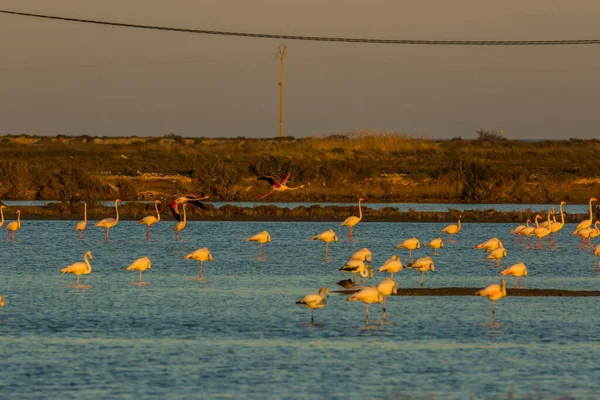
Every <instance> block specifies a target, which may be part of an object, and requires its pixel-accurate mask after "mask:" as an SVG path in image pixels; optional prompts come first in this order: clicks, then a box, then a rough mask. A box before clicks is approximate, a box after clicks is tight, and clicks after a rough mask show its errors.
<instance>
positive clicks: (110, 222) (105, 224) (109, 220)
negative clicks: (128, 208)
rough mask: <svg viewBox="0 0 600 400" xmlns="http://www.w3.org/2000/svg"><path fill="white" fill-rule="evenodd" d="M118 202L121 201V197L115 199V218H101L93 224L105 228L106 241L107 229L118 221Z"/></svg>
mask: <svg viewBox="0 0 600 400" xmlns="http://www.w3.org/2000/svg"><path fill="white" fill-rule="evenodd" d="M120 202H121V199H116V200H115V212H116V213H117V218H116V219H115V218H104V219H103V220H100V221H98V222H96V224H95V225H94V226H100V227H102V228H105V229H106V241H107V242H108V230H109V229H110V228H112V227H113V226H115V225H117V224H118V223H119V203H120Z"/></svg>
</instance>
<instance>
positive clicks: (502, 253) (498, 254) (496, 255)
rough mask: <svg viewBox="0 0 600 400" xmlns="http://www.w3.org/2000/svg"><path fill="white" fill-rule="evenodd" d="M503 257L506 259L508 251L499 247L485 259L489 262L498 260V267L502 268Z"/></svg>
mask: <svg viewBox="0 0 600 400" xmlns="http://www.w3.org/2000/svg"><path fill="white" fill-rule="evenodd" d="M502 257H506V249H505V248H504V247H498V248H497V249H496V250H492V252H491V253H490V254H489V255H488V256H487V257H486V258H485V259H486V260H488V261H493V260H496V261H497V262H498V264H497V267H498V268H500V260H501V259H502Z"/></svg>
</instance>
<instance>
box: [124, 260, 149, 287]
mask: <svg viewBox="0 0 600 400" xmlns="http://www.w3.org/2000/svg"><path fill="white" fill-rule="evenodd" d="M150 268H152V262H151V261H150V259H149V258H148V256H144V257H141V258H138V259H137V260H135V261H134V262H132V263H131V265H130V266H129V267H127V268H125V271H140V281H139V282H135V283H136V284H138V285H147V284H148V282H144V281H143V280H142V272H144V271H145V270H147V269H150Z"/></svg>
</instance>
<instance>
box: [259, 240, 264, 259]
mask: <svg viewBox="0 0 600 400" xmlns="http://www.w3.org/2000/svg"><path fill="white" fill-rule="evenodd" d="M259 244H260V250H259V252H258V258H259V259H262V245H263V244H262V243H259Z"/></svg>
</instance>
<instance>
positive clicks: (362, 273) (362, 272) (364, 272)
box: [359, 268, 369, 278]
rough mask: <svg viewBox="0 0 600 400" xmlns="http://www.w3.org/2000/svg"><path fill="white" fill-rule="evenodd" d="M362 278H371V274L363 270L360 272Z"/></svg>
mask: <svg viewBox="0 0 600 400" xmlns="http://www.w3.org/2000/svg"><path fill="white" fill-rule="evenodd" d="M359 274H360V277H361V278H366V277H367V276H369V272H368V271H367V269H366V268H363V269H361V270H360V271H359Z"/></svg>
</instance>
